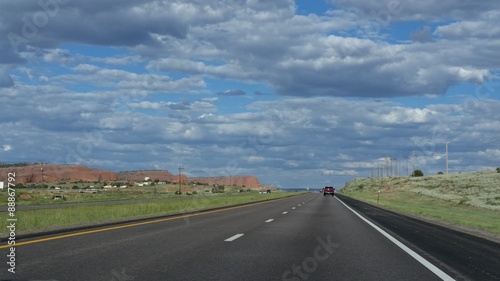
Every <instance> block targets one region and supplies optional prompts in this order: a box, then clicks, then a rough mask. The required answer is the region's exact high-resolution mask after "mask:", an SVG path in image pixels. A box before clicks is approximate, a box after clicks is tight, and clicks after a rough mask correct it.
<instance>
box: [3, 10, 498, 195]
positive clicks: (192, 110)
mask: <svg viewBox="0 0 500 281" xmlns="http://www.w3.org/2000/svg"><path fill="white" fill-rule="evenodd" d="M0 14H1V16H0V36H1V38H2V39H1V40H0V102H1V104H2V111H1V112H0V161H2V162H9V163H11V162H25V161H26V162H39V161H44V162H49V163H60V164H82V165H87V166H89V167H96V168H102V169H108V170H114V171H120V170H135V169H141V170H144V169H146V170H147V169H167V170H170V171H172V172H173V173H175V172H176V171H177V167H178V166H179V165H183V166H184V167H185V168H186V169H185V173H186V174H187V175H189V176H193V177H196V176H212V177H216V176H232V175H248V174H251V175H255V176H257V177H258V178H259V179H260V180H261V182H262V183H263V184H274V185H277V186H279V187H286V188H299V187H300V188H302V187H311V188H320V187H323V186H325V185H335V186H339V187H340V186H342V185H343V184H345V183H346V182H348V181H350V180H352V179H353V178H356V177H366V176H371V175H372V173H373V174H375V175H376V174H377V173H378V171H379V170H380V167H385V158H386V157H390V158H392V159H393V160H392V161H393V162H394V164H395V162H396V161H397V162H398V163H399V168H400V169H399V170H398V171H396V170H394V171H392V173H393V174H394V175H396V174H400V175H404V174H406V163H407V161H408V159H409V157H410V156H412V155H413V152H415V159H414V161H415V163H416V168H418V169H421V170H423V171H424V173H425V174H435V173H437V172H439V171H443V170H444V169H445V160H444V149H445V147H444V142H445V141H449V142H450V144H449V151H450V153H449V158H450V171H451V172H461V171H471V170H485V169H494V168H496V167H498V166H500V163H499V161H498V159H499V158H500V147H499V143H500V142H499V139H500V113H499V111H498V108H499V106H500V101H499V94H498V93H499V91H500V81H499V75H498V72H499V69H500V57H499V56H498V55H497V52H498V49H499V47H500V28H498V26H500V22H499V19H500V4H499V3H498V1H493V0H488V1H482V2H481V3H480V4H477V3H474V2H470V1H465V0H455V1H446V2H443V1H437V0H436V1H426V2H425V3H418V2H414V1H409V0H391V1H376V0H349V1H347V0H324V1H323V0H322V1H305V0H300V1H298V0H297V1H292V0H276V1H262V0H246V1H237V0H223V1H217V2H215V3H211V2H206V1H118V0H113V1H105V2H100V1H99V2H98V1H93V0H91V1H85V2H80V1H70V0H46V1H39V2H34V1H25V0H23V1H2V2H1V3H0ZM396 159H397V160H396ZM394 166H395V165H394ZM384 173H386V172H384Z"/></svg>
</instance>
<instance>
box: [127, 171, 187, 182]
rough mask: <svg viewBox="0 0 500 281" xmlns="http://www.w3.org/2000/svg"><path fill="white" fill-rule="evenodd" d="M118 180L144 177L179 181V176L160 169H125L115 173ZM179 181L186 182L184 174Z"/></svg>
mask: <svg viewBox="0 0 500 281" xmlns="http://www.w3.org/2000/svg"><path fill="white" fill-rule="evenodd" d="M117 176H118V180H121V181H144V179H145V178H146V177H148V178H150V179H151V180H152V181H154V180H156V179H157V180H159V181H169V182H179V176H178V175H173V174H171V173H170V172H169V171H166V170H165V171H161V170H151V171H147V170H146V171H127V172H118V173H117ZM181 181H182V182H184V183H186V182H188V181H189V180H188V178H187V177H186V176H185V175H182V176H181Z"/></svg>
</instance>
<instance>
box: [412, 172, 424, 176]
mask: <svg viewBox="0 0 500 281" xmlns="http://www.w3.org/2000/svg"><path fill="white" fill-rule="evenodd" d="M411 176H412V177H423V176H424V172H422V171H421V170H415V171H413V174H411Z"/></svg>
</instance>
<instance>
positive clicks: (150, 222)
mask: <svg viewBox="0 0 500 281" xmlns="http://www.w3.org/2000/svg"><path fill="white" fill-rule="evenodd" d="M290 198H292V197H285V198H279V199H276V200H271V201H262V202H256V203H252V204H247V205H243V206H234V207H228V208H224V209H219V210H212V211H202V212H200V213H194V214H186V215H182V214H181V215H178V216H174V217H168V218H163V219H155V220H148V221H143V222H136V223H129V224H124V225H118V226H112V227H106V228H99V229H93V230H86V231H80V232H75V233H70V234H63V235H59V236H52V237H47V238H40V239H35V240H30V241H25V242H17V241H16V245H15V246H16V247H19V246H23V245H28V244H34V243H40V242H46V241H51V240H58V239H62V238H68V237H73V236H79V235H86V234H92V233H98V232H104V231H109V230H117V229H121V228H127V227H134V226H141V225H146V224H152V223H158V222H165V221H171V220H179V219H185V218H189V217H196V216H201V215H207V214H212V213H219V212H224V211H229V210H234V209H240V208H246V207H250V206H255V205H260V204H265V203H271V202H276V201H279V200H284V199H290ZM10 247H12V246H11V245H8V244H4V245H0V249H5V248H10Z"/></svg>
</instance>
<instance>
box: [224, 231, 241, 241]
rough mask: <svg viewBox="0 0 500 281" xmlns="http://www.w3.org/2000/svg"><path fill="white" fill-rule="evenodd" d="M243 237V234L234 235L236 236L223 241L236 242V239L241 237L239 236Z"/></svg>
mask: <svg viewBox="0 0 500 281" xmlns="http://www.w3.org/2000/svg"><path fill="white" fill-rule="evenodd" d="M243 235H244V234H243V233H240V234H236V235H234V236H231V237H229V238H227V239H226V240H224V241H226V242H231V241H234V240H236V239H238V238H240V237H241V236H243Z"/></svg>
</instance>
